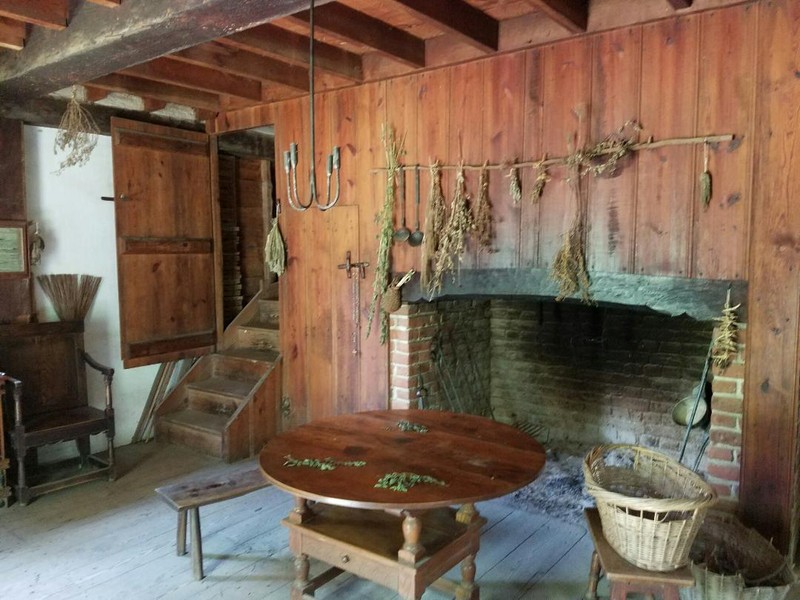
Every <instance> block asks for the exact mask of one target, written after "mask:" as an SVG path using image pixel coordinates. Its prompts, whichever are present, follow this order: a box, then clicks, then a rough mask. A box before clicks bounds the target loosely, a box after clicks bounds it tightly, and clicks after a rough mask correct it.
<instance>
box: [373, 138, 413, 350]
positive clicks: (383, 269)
mask: <svg viewBox="0 0 800 600" xmlns="http://www.w3.org/2000/svg"><path fill="white" fill-rule="evenodd" d="M381 141H382V142H383V148H384V151H385V153H386V187H385V189H384V196H383V208H382V209H381V212H380V214H379V215H378V225H379V227H380V229H379V231H378V256H377V260H376V261H375V281H374V282H373V284H372V300H371V302H370V305H369V313H368V314H367V334H366V335H367V336H369V334H370V331H371V330H372V321H373V320H374V319H375V313H376V312H377V311H380V321H381V344H384V343H386V340H387V339H388V337H389V315H388V313H386V312H385V311H383V310H382V309H381V308H380V304H379V300H380V298H381V296H383V294H384V293H386V290H387V288H388V287H389V283H390V282H391V254H390V248H391V246H392V238H393V236H394V225H393V223H392V217H393V215H394V205H395V186H396V183H397V177H398V174H399V173H400V157H401V156H402V155H403V154H404V150H403V143H404V140H402V139H401V140H399V141H398V140H397V138H396V137H395V134H394V130H393V129H392V128H391V127H389V126H388V125H384V126H383V129H382V131H381Z"/></svg>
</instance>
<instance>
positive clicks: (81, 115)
mask: <svg viewBox="0 0 800 600" xmlns="http://www.w3.org/2000/svg"><path fill="white" fill-rule="evenodd" d="M76 96H77V91H76V88H75V87H73V88H72V98H70V100H69V102H68V103H67V110H66V111H64V115H63V116H62V117H61V122H60V123H59V124H58V133H57V134H56V140H55V146H54V148H53V153H54V154H58V153H59V152H66V153H67V155H66V157H65V158H64V160H62V161H61V163H60V164H59V167H58V171H57V173H61V172H62V171H63V170H64V169H66V168H68V167H80V166H83V165H85V164H86V163H87V162H89V157H90V156H91V155H92V151H93V150H94V148H95V146H96V145H97V136H98V134H99V133H100V130H99V129H98V127H97V123H95V121H94V118H93V117H92V115H91V114H89V111H88V110H86V109H85V108H83V107H82V106H81V104H80V102H78V99H77V97H76Z"/></svg>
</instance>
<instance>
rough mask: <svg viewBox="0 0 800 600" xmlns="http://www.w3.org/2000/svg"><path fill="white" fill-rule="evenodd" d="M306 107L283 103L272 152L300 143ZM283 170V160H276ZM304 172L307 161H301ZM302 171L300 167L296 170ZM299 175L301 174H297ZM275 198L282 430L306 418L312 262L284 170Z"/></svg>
mask: <svg viewBox="0 0 800 600" xmlns="http://www.w3.org/2000/svg"><path fill="white" fill-rule="evenodd" d="M307 108H308V104H307V103H306V102H302V101H291V102H283V103H281V104H280V105H278V107H277V109H276V111H275V112H276V115H275V124H276V128H275V148H276V151H277V152H279V153H280V152H282V151H283V150H287V149H288V148H289V144H290V143H291V142H297V143H298V144H301V143H303V141H302V140H304V139H308V138H307V137H304V132H307V129H305V128H304V123H305V122H306V121H305V117H304V115H305V114H306V111H307ZM278 163H279V164H280V165H281V166H283V156H282V155H280V156H279V157H278ZM302 164H303V165H306V167H305V168H306V169H307V168H308V167H307V165H308V159H307V158H306V159H305V160H303V161H302ZM300 168H302V167H300ZM301 172H302V171H301ZM276 180H277V181H276V183H277V186H278V188H277V195H278V198H280V199H282V200H281V209H282V212H281V216H280V219H279V221H280V226H281V232H282V233H283V237H284V243H285V245H286V273H285V275H284V276H282V277H281V278H280V284H281V286H280V310H281V349H282V354H283V369H282V376H283V394H284V396H285V397H286V398H288V400H289V401H290V402H291V410H292V413H291V415H290V416H289V418H288V419H287V421H288V422H287V423H286V426H287V427H291V426H293V425H298V424H301V423H305V422H306V421H307V420H308V418H307V399H306V395H307V389H306V364H307V362H306V313H305V304H306V302H307V300H306V293H305V291H306V290H305V269H306V267H307V264H308V263H310V261H311V260H312V258H311V256H310V255H309V254H308V252H307V250H306V248H305V244H306V241H307V240H308V230H307V225H308V219H306V218H305V216H306V215H305V213H300V212H297V211H294V210H292V209H291V208H290V207H289V202H288V199H287V198H286V194H287V190H286V176H285V173H284V170H283V169H282V168H279V169H277V170H276ZM304 180H305V178H304V177H298V186H300V188H301V190H302V193H307V189H308V186H307V185H304V183H305V181H304Z"/></svg>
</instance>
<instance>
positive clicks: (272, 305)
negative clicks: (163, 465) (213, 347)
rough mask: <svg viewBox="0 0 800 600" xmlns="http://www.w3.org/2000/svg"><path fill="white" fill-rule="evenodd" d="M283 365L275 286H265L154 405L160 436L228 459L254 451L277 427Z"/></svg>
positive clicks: (251, 453)
mask: <svg viewBox="0 0 800 600" xmlns="http://www.w3.org/2000/svg"><path fill="white" fill-rule="evenodd" d="M273 289H274V288H273ZM280 367H281V357H280V321H279V311H278V299H277V292H276V291H275V292H272V293H270V292H264V291H261V292H259V293H258V294H256V296H255V297H254V298H253V299H252V300H251V301H250V302H249V303H248V304H247V306H245V307H244V309H242V311H241V312H240V313H239V315H238V316H237V317H236V318H235V319H234V320H233V321H232V322H231V324H230V325H229V326H228V327H227V329H225V333H224V334H223V340H222V343H221V344H220V350H219V351H218V352H216V353H213V354H208V355H206V356H203V357H202V358H201V359H200V360H199V361H198V362H197V363H196V364H195V365H194V366H193V367H192V368H191V369H190V370H189V372H188V373H187V374H186V376H185V377H184V378H183V379H182V380H181V381H180V382H179V383H178V385H177V386H176V387H175V389H173V390H172V392H170V394H169V395H168V396H167V398H166V399H165V400H164V402H163V403H162V404H161V405H160V406H159V408H158V409H157V410H156V439H157V440H159V441H165V442H169V443H173V444H179V445H184V446H189V447H191V448H195V449H197V450H198V451H200V452H203V453H205V454H209V455H211V456H217V457H220V458H222V459H224V460H225V461H227V462H232V461H235V460H239V459H242V458H246V457H248V456H254V455H255V454H257V453H258V451H259V450H260V449H261V447H262V446H263V445H264V443H266V441H267V440H268V439H269V438H271V437H272V436H274V435H275V434H276V433H277V430H278V424H279V423H280V412H279V411H280V396H281V394H280V392H281V368H280Z"/></svg>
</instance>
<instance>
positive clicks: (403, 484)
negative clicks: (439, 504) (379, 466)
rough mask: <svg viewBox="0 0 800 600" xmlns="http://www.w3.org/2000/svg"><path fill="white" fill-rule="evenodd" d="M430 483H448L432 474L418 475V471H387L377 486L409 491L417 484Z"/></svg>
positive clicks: (396, 490)
mask: <svg viewBox="0 0 800 600" xmlns="http://www.w3.org/2000/svg"><path fill="white" fill-rule="evenodd" d="M420 483H428V484H431V485H441V486H444V485H447V484H446V483H445V482H444V481H442V480H441V479H436V478H435V477H431V476H430V475H418V474H417V473H407V472H405V473H387V474H386V475H384V476H383V477H381V478H380V479H379V480H378V483H376V484H375V487H376V488H383V489H386V490H392V491H394V492H407V491H408V490H410V489H411V488H412V487H414V486H415V485H418V484H420Z"/></svg>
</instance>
